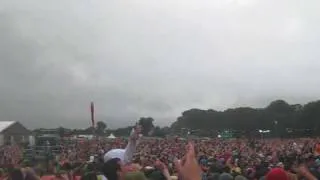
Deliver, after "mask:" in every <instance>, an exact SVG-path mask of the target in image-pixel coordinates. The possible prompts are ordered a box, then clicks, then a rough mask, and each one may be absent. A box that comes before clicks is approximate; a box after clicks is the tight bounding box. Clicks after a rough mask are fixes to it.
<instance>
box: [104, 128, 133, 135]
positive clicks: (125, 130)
mask: <svg viewBox="0 0 320 180" xmlns="http://www.w3.org/2000/svg"><path fill="white" fill-rule="evenodd" d="M132 128H133V126H128V127H124V128H118V129H116V130H114V131H113V132H112V131H110V133H114V135H115V136H123V137H128V136H129V135H130V132H131V130H132Z"/></svg>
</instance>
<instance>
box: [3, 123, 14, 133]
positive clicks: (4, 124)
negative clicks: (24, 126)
mask: <svg viewBox="0 0 320 180" xmlns="http://www.w3.org/2000/svg"><path fill="white" fill-rule="evenodd" d="M14 123H16V121H0V133H1V132H2V131H4V130H6V129H7V128H8V127H10V126H11V125H13V124H14Z"/></svg>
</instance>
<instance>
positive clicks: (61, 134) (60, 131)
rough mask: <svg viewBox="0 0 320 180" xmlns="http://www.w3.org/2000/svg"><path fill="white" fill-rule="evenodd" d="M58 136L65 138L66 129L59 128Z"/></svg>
mask: <svg viewBox="0 0 320 180" xmlns="http://www.w3.org/2000/svg"><path fill="white" fill-rule="evenodd" d="M58 134H59V136H60V137H63V136H64V135H65V129H64V128H63V127H61V126H60V127H59V128H58Z"/></svg>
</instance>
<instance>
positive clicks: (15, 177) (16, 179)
mask: <svg viewBox="0 0 320 180" xmlns="http://www.w3.org/2000/svg"><path fill="white" fill-rule="evenodd" d="M8 179H9V180H24V177H23V173H22V171H21V170H20V169H13V170H12V171H11V172H10V174H9V178H8Z"/></svg>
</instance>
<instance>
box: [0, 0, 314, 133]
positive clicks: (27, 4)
mask: <svg viewBox="0 0 320 180" xmlns="http://www.w3.org/2000/svg"><path fill="white" fill-rule="evenodd" d="M319 5H320V4H319V2H318V1H316V0H314V1H311V0H310V1H308V2H304V3H303V4H301V3H300V1H298V0H297V1H296V0H294V1H293V0H290V1H288V0H286V1H281V2H279V1H275V0H261V1H255V0H227V1H226V0H214V1H195V0H185V1H179V0H177V1H172V0H170V1H169V0H163V1H155V0H139V1H122V0H120V1H102V0H98V1H85V0H68V1H65V0H64V1H62V0H56V1H46V0H44V1H43V0H41V1H40V0H30V1H20V0H2V1H0V94H1V96H0V119H1V120H17V121H21V122H22V123H23V124H26V125H27V126H28V127H41V126H45V127H49V126H60V125H62V126H68V127H85V126H88V125H89V123H90V121H89V103H90V101H94V102H95V105H96V112H97V120H104V121H106V122H107V123H108V124H109V125H110V126H112V127H119V126H120V125H124V124H129V123H131V124H132V123H134V121H135V120H136V119H138V118H139V117H140V116H152V117H154V118H155V119H156V120H157V122H158V123H159V124H161V125H165V124H167V123H168V122H171V121H173V120H174V119H175V118H176V117H177V116H178V115H179V114H180V113H181V111H183V110H186V109H188V108H194V107H197V108H205V109H208V108H212V109H219V110H221V109H224V108H228V107H235V106H239V105H243V106H258V107H263V106H265V105H267V103H268V102H269V101H271V100H273V99H277V98H283V99H285V100H287V101H289V102H290V103H305V102H307V101H309V100H314V99H317V98H318V97H319V94H320V93H319V92H320V91H319V90H320V89H319V88H320V80H319V78H317V77H318V76H319V75H320V71H319V70H320V61H318V59H319V51H318V49H319V47H320V41H319V40H320V36H319V33H318V32H319V30H320V25H319V23H318V22H319V18H320V16H319V13H318V10H317V7H319Z"/></svg>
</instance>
